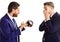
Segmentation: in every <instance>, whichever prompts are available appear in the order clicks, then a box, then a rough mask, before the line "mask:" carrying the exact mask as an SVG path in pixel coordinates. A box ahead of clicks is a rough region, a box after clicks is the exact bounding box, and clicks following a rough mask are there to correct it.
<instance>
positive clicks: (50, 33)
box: [39, 2, 60, 42]
mask: <svg viewBox="0 0 60 42" xmlns="http://www.w3.org/2000/svg"><path fill="white" fill-rule="evenodd" d="M43 12H44V16H45V20H44V21H43V22H42V23H41V25H40V26H39V31H44V36H43V40H42V42H60V15H59V14H58V13H57V12H55V13H54V4H53V2H45V3H44V11H43Z"/></svg>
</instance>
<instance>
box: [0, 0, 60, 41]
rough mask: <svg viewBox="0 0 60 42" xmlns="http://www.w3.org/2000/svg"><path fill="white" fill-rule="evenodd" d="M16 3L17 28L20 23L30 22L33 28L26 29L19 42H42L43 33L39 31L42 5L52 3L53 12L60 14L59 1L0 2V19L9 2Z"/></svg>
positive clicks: (9, 0)
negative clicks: (53, 5)
mask: <svg viewBox="0 0 60 42" xmlns="http://www.w3.org/2000/svg"><path fill="white" fill-rule="evenodd" d="M12 1H16V2H18V3H19V4H20V14H19V16H18V17H17V18H15V19H16V22H17V24H18V26H19V25H20V23H21V22H23V21H24V22H26V21H27V20H32V21H33V22H34V25H33V27H31V28H29V27H26V30H25V31H23V32H22V34H21V35H20V41H21V42H42V37H43V33H44V32H40V31H39V25H40V24H41V22H42V21H43V20H44V15H43V3H44V2H47V1H52V2H53V3H54V4H55V11H58V12H59V13H60V1H59V0H0V18H1V17H2V16H4V15H5V14H6V13H7V8H8V5H9V3H10V2H12Z"/></svg>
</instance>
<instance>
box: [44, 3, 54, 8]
mask: <svg viewBox="0 0 60 42" xmlns="http://www.w3.org/2000/svg"><path fill="white" fill-rule="evenodd" d="M45 5H48V6H51V7H53V8H54V3H53V2H45V3H44V6H45Z"/></svg>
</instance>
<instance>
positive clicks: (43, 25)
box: [39, 21, 46, 31]
mask: <svg viewBox="0 0 60 42" xmlns="http://www.w3.org/2000/svg"><path fill="white" fill-rule="evenodd" d="M45 29H46V26H45V21H43V22H42V23H41V24H40V26H39V31H43V30H45Z"/></svg>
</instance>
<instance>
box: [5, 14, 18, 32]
mask: <svg viewBox="0 0 60 42" xmlns="http://www.w3.org/2000/svg"><path fill="white" fill-rule="evenodd" d="M5 16H6V18H7V19H6V20H7V21H8V23H9V25H10V27H11V29H12V31H15V30H17V29H16V28H17V26H16V25H15V24H14V23H13V22H12V21H11V19H10V18H9V16H8V15H7V14H6V15H5Z"/></svg>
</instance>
